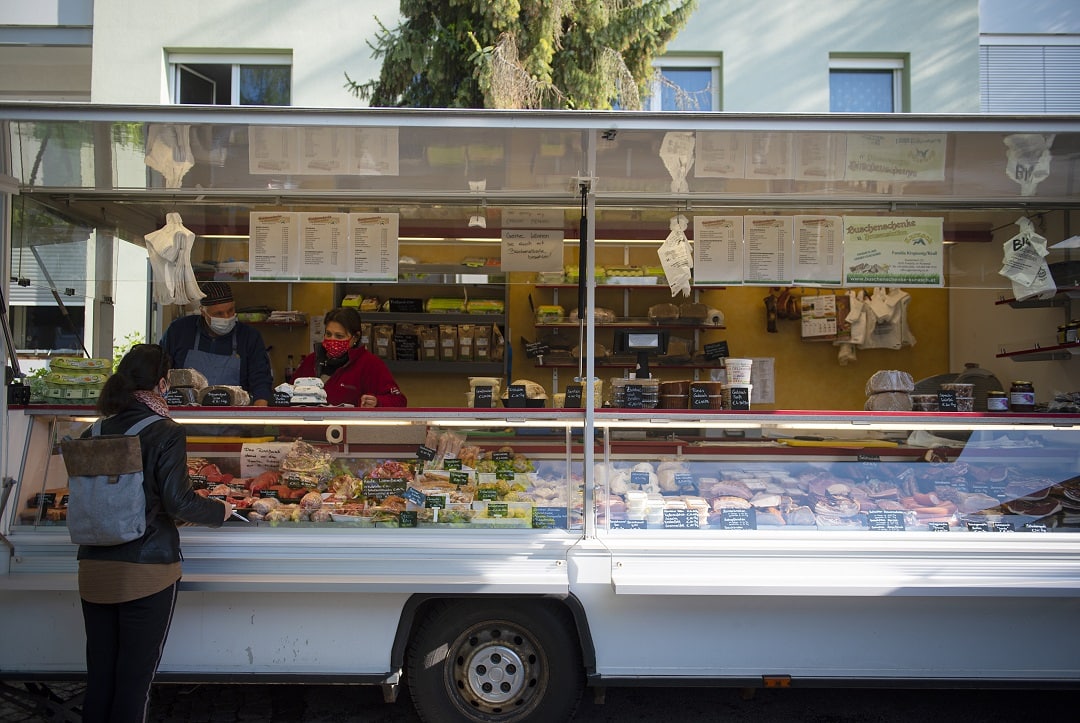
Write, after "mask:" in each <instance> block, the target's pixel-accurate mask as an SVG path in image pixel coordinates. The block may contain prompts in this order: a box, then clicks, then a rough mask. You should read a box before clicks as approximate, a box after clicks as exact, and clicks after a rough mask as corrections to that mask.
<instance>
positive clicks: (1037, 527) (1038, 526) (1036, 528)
mask: <svg viewBox="0 0 1080 723" xmlns="http://www.w3.org/2000/svg"><path fill="white" fill-rule="evenodd" d="M1024 529H1025V530H1027V531H1028V532H1049V531H1050V530H1049V528H1047V526H1046V525H1045V524H1043V523H1037V522H1028V523H1027V524H1025V525H1024Z"/></svg>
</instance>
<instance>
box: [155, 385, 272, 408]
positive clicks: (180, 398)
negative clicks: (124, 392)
mask: <svg viewBox="0 0 1080 723" xmlns="http://www.w3.org/2000/svg"><path fill="white" fill-rule="evenodd" d="M278 394H280V392H274V400H275V404H276V403H277V395H278ZM288 398H289V395H287V394H286V395H285V399H286V400H288ZM165 403H166V404H168V405H169V406H170V407H182V406H184V395H183V394H181V393H180V390H179V389H170V390H169V391H167V392H165ZM288 403H289V402H288V401H286V402H285V404H288Z"/></svg>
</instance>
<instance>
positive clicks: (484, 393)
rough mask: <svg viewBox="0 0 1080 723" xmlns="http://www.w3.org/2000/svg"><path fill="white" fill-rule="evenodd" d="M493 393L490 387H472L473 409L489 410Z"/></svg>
mask: <svg viewBox="0 0 1080 723" xmlns="http://www.w3.org/2000/svg"><path fill="white" fill-rule="evenodd" d="M493 392H494V390H493V389H492V388H491V387H490V386H476V387H473V407H475V408H477V409H491V401H492V399H493ZM459 469H460V468H459Z"/></svg>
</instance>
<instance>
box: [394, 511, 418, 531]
mask: <svg viewBox="0 0 1080 723" xmlns="http://www.w3.org/2000/svg"><path fill="white" fill-rule="evenodd" d="M398 527H416V511H415V510H405V511H403V512H399V513H398Z"/></svg>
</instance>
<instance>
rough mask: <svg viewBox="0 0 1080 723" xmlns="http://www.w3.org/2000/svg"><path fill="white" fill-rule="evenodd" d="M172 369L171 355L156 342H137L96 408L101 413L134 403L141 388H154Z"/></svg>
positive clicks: (110, 381) (107, 384)
mask: <svg viewBox="0 0 1080 723" xmlns="http://www.w3.org/2000/svg"><path fill="white" fill-rule="evenodd" d="M170 369H172V359H170V358H169V355H168V354H166V353H165V350H164V349H162V348H161V347H160V346H158V345H157V344H136V345H135V346H133V347H131V350H130V351H129V352H128V353H127V354H125V355H124V358H123V359H121V360H120V363H119V364H118V365H117V367H116V371H115V372H114V373H113V375H112V376H111V377H109V378H108V379H107V380H106V381H105V386H104V387H103V388H102V389H101V396H100V397H99V398H98V404H97V408H98V411H99V412H101V413H102V414H106V415H108V414H116V413H117V412H119V411H120V410H122V409H123V408H124V407H126V406H128V405H129V404H131V400H132V395H133V394H134V393H135V392H136V391H138V390H140V389H153V388H154V387H156V386H157V385H158V382H160V381H161V380H162V379H164V378H165V376H166V375H167V374H168V373H169V370H170Z"/></svg>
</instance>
